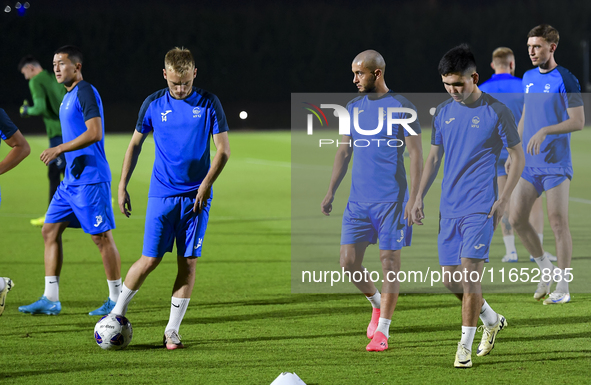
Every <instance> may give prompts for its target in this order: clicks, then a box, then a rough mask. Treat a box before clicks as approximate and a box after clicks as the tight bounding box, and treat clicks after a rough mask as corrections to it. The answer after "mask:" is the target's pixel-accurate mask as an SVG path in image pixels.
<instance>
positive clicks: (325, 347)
mask: <svg viewBox="0 0 591 385" xmlns="http://www.w3.org/2000/svg"><path fill="white" fill-rule="evenodd" d="M424 137H425V138H424V139H425V145H424V151H425V154H426V152H427V151H428V137H429V135H424ZM129 138H130V135H108V136H107V137H106V145H105V147H106V151H107V157H108V160H109V162H110V164H111V169H112V171H113V181H114V185H113V187H114V189H113V191H114V192H116V185H117V183H118V180H119V173H120V167H121V163H122V159H123V155H124V153H125V150H126V148H127V144H128V141H129ZM28 140H29V142H30V144H31V147H32V154H31V156H30V157H29V158H27V159H26V160H25V161H24V162H23V164H21V165H20V166H19V167H18V168H16V169H15V170H12V171H11V172H9V173H7V174H6V175H2V176H1V177H0V186H1V187H2V204H1V206H0V276H8V277H11V278H12V279H13V280H14V282H15V288H14V290H13V291H11V292H10V293H9V294H8V296H7V305H6V310H5V312H4V315H3V316H2V317H0V382H2V383H6V384H11V383H19V384H22V383H34V384H40V383H59V384H83V383H97V384H98V383H118V384H153V383H175V384H181V383H192V384H193V383H198V384H269V383H271V382H272V381H273V379H274V378H276V377H277V376H278V375H279V374H280V373H281V372H283V371H289V372H296V373H297V374H298V375H299V376H300V377H301V378H302V379H303V380H304V381H305V382H306V383H307V384H308V385H311V384H397V383H426V382H431V383H472V384H477V383H495V384H496V383H501V384H509V383H552V384H558V383H583V382H588V381H589V377H588V368H589V365H590V364H591V349H590V347H589V341H591V323H590V322H589V314H590V313H591V303H590V300H591V295H590V294H584V293H573V295H572V297H573V299H572V302H571V303H570V304H567V305H563V306H542V304H541V303H540V302H536V301H534V300H533V299H532V293H533V291H532V293H530V294H493V295H489V296H486V298H487V300H488V301H489V303H490V304H491V305H492V306H493V308H494V309H496V310H497V311H499V312H501V313H502V314H503V315H505V316H506V317H507V320H508V323H509V327H508V328H507V329H506V330H504V331H502V332H501V333H500V334H499V337H498V340H497V344H496V346H495V349H494V350H493V351H492V352H491V354H490V355H489V356H487V357H483V358H480V357H476V356H475V355H474V356H473V363H474V367H473V368H472V369H469V370H456V369H454V368H453V360H454V354H455V351H456V345H457V342H458V341H459V338H460V324H461V322H460V304H459V302H458V301H457V300H456V299H455V297H453V296H452V295H451V294H409V295H401V297H400V300H399V302H398V306H397V309H396V312H395V313H394V318H393V322H392V327H391V338H390V341H389V345H390V349H389V350H387V351H386V352H383V353H373V354H372V353H368V352H366V351H365V346H366V344H367V343H368V340H367V338H366V337H365V328H366V326H367V322H368V321H369V317H370V311H371V309H370V305H369V303H368V302H367V301H366V300H365V299H364V298H363V296H362V295H361V294H292V293H291V288H290V279H291V275H290V242H291V239H290V236H291V234H290V230H291V223H290V217H291V211H292V209H291V207H290V191H291V188H290V133H289V132H267V133H262V132H256V133H231V134H230V143H231V147H232V157H231V159H230V162H229V163H228V165H227V167H226V169H225V170H224V172H223V173H222V175H221V177H220V179H219V180H218V182H217V183H216V185H215V189H214V190H215V191H214V200H213V207H212V209H211V217H210V222H209V227H208V231H207V235H206V238H205V241H204V246H203V247H204V256H203V257H202V258H201V260H200V261H199V262H198V274H197V282H196V285H195V290H194V292H193V298H192V300H191V303H190V305H189V309H188V311H187V314H186V316H185V319H184V321H183V324H182V325H181V330H180V334H181V335H182V336H183V342H184V343H185V346H186V349H184V350H177V351H167V350H165V349H163V348H162V347H161V341H162V334H163V329H164V327H165V325H166V323H167V320H168V313H169V309H170V293H171V288H172V283H173V280H174V276H175V274H176V262H175V258H174V257H173V255H172V254H167V255H165V257H164V258H165V259H164V261H163V262H162V263H161V264H160V266H159V267H158V269H156V270H155V271H154V272H153V273H152V274H151V275H150V277H149V278H148V279H147V280H146V282H145V284H144V286H143V287H142V289H141V290H140V291H139V293H138V294H137V295H136V297H135V298H134V300H133V302H132V303H131V305H130V309H129V312H128V317H129V319H130V321H131V322H132V324H133V327H134V337H133V341H132V343H131V345H130V346H129V347H128V348H127V349H126V350H124V351H103V350H101V349H100V348H99V347H98V346H96V343H95V342H94V339H93V333H92V330H93V327H94V324H95V323H96V321H97V320H98V317H90V316H88V315H87V313H88V311H90V310H93V309H95V308H96V307H98V306H99V305H100V304H101V303H102V301H103V300H105V299H106V298H107V295H108V291H107V285H106V282H105V275H104V271H103V267H102V263H101V259H100V255H99V253H98V251H97V249H96V247H95V246H94V244H93V243H92V241H91V239H90V237H89V236H88V235H85V234H84V233H82V231H81V230H68V231H66V233H65V235H64V254H65V256H64V268H63V271H62V276H61V285H60V299H61V302H62V307H63V310H62V313H61V314H60V315H59V316H51V317H50V316H31V315H25V314H21V313H19V312H18V310H17V308H18V306H19V305H24V304H29V303H31V302H33V301H35V300H36V299H37V298H38V297H40V296H41V295H42V293H43V284H44V283H43V282H44V281H43V275H44V270H43V240H42V237H41V231H40V229H38V228H33V227H32V226H31V225H30V224H29V220H30V219H31V218H34V217H38V216H40V215H42V214H43V213H44V211H45V208H46V205H47V188H48V186H47V180H46V175H45V172H46V171H45V167H44V166H43V164H42V163H41V162H40V161H39V159H38V156H39V154H40V153H41V151H42V150H43V149H44V148H45V146H46V142H47V139H46V138H44V137H28ZM572 148H573V161H574V164H575V179H574V180H573V183H572V188H571V196H572V197H576V198H579V201H571V204H570V212H571V229H572V233H573V240H574V254H573V261H577V263H578V264H579V265H580V266H581V268H582V269H583V268H585V269H587V271H589V269H590V268H591V263H590V262H591V256H590V254H589V250H590V249H591V241H590V240H589V235H588V234H589V229H590V228H591V220H590V219H589V218H591V204H589V203H591V202H589V199H591V197H590V195H589V191H590V190H591V155H590V154H591V153H590V152H589V148H591V129H586V130H584V131H583V132H578V133H575V134H573V141H572ZM7 150H8V146H6V145H2V146H1V148H0V157H4V156H5V154H6V152H7ZM153 151H154V146H153V142H152V141H151V139H149V140H147V141H146V144H145V145H144V149H143V153H142V156H141V157H140V161H139V163H138V166H137V169H136V171H135V173H134V175H133V178H132V181H131V183H130V186H129V192H130V194H131V199H132V205H133V214H132V217H131V218H130V219H126V218H125V217H124V216H123V215H122V214H120V213H118V210H117V211H116V214H115V215H116V222H117V229H116V230H114V232H113V235H114V238H115V241H116V243H117V246H118V248H119V251H120V253H121V259H122V275H123V276H124V275H125V273H126V272H127V270H128V268H129V266H130V265H131V264H132V263H133V262H134V261H135V260H136V259H137V258H138V257H139V255H140V253H141V247H142V239H143V225H144V221H143V215H144V212H145V208H146V202H147V191H148V185H149V179H150V173H151V168H152V162H153V157H154V155H153ZM425 156H426V155H425ZM326 183H328V176H327V179H326ZM436 195H437V194H434V193H433V192H432V193H431V194H430V198H429V200H428V201H427V202H426V205H427V206H428V207H430V209H431V212H436V210H437V209H436V207H437V206H436V203H435V202H436V199H437V197H436ZM114 196H115V194H114ZM345 198H346V197H345ZM321 199H322V196H319V197H318V199H317V200H318V206H319V204H320V201H321ZM293 214H294V215H296V214H297V213H295V212H294V213H293ZM318 216H319V218H320V217H321V214H320V212H319V210H318ZM421 231H422V229H417V230H416V233H417V234H418V233H420V232H421ZM545 234H546V239H548V241H546V242H545V243H546V244H547V245H550V246H549V247H548V249H549V251H551V252H554V247H553V246H551V239H552V236H551V231H550V229H549V227H548V226H546V231H545ZM417 239H420V240H421V243H424V244H422V245H421V250H423V251H424V252H429V253H431V254H432V255H433V258H436V244H435V240H434V239H433V238H432V237H431V238H427V237H419V238H417ZM410 249H412V248H410ZM503 250H504V249H503V246H502V241H501V236H500V234H498V233H497V234H496V235H495V240H494V242H493V252H492V253H491V259H492V258H497V256H498V258H500V256H502V252H503ZM518 251H519V252H520V255H522V256H525V255H526V253H525V251H524V249H523V247H522V246H520V248H519V249H518ZM334 253H335V255H338V245H337V244H335V245H334ZM405 253H406V254H410V253H411V250H408V252H407V251H406V250H405ZM374 254H375V253H374V252H373V250H370V251H368V253H367V258H374V257H375V255H374ZM404 255H405V254H404V253H403V268H404ZM528 263H529V262H528ZM520 266H523V267H528V266H530V265H529V264H528V265H526V264H525V262H523V263H522V264H521V265H520ZM575 274H576V272H575ZM532 290H533V288H532ZM480 336H481V334H480V333H477V335H476V340H477V341H479V339H480Z"/></svg>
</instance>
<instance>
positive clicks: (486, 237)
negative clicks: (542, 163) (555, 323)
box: [412, 45, 524, 368]
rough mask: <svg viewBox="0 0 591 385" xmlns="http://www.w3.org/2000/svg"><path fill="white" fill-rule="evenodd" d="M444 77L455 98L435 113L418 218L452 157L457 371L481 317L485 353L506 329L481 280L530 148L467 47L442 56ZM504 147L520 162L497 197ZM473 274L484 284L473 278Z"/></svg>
mask: <svg viewBox="0 0 591 385" xmlns="http://www.w3.org/2000/svg"><path fill="white" fill-rule="evenodd" d="M439 74H440V75H441V80H442V82H443V85H444V86H445V89H446V91H447V92H448V93H449V94H450V95H451V99H449V100H447V101H446V102H443V103H442V104H440V105H439V106H438V107H437V109H436V111H435V115H434V116H433V123H432V133H431V150H430V151H429V155H428V157H427V161H426V162H425V169H424V172H423V178H422V179H421V183H420V186H419V190H418V193H417V198H416V201H415V204H414V207H413V209H412V215H413V221H414V222H416V223H417V224H419V225H421V224H422V222H421V221H422V219H423V218H424V217H425V216H424V214H423V199H424V197H425V195H426V194H427V192H428V191H429V188H430V187H431V184H432V183H433V181H434V180H435V177H436V176H437V172H438V171H439V167H440V165H441V161H442V158H443V155H444V153H445V163H444V171H443V182H442V185H441V190H442V191H441V204H440V214H439V216H440V219H439V235H438V239H437V245H438V251H439V264H440V265H441V268H442V270H443V277H444V285H445V286H446V287H447V288H448V289H449V290H450V291H451V292H452V293H454V294H455V295H456V296H457V297H458V298H459V299H460V300H461V301H462V337H461V340H460V342H459V343H458V349H457V351H456V359H455V362H454V366H455V367H456V368H469V367H471V366H472V356H471V354H472V343H473V340H474V335H475V333H476V325H477V323H478V317H479V315H480V318H481V319H482V321H483V323H484V325H483V328H482V330H483V334H482V340H481V342H480V344H479V345H478V349H477V355H478V356H485V355H487V354H488V353H490V351H491V350H492V349H493V347H494V343H495V339H496V336H497V333H498V332H499V331H500V330H502V329H503V328H505V327H506V326H507V321H506V319H505V317H503V316H502V315H500V314H497V313H496V312H495V311H494V310H493V309H492V308H491V307H490V306H489V305H488V303H487V302H486V301H485V300H484V299H483V298H482V288H481V284H480V279H479V277H480V276H481V275H482V271H483V267H484V262H488V254H489V249H490V243H491V240H492V236H493V232H494V229H495V227H496V225H497V223H498V222H499V220H500V218H501V216H502V215H503V212H504V210H505V206H506V204H507V202H508V201H509V198H510V196H511V192H512V191H513V188H514V187H515V185H516V184H517V180H518V179H519V174H520V173H521V168H523V163H524V161H523V150H522V148H521V146H520V145H519V142H520V141H519V135H518V133H517V128H516V126H515V118H514V117H513V114H512V113H511V111H510V110H509V109H508V108H507V107H506V106H505V105H504V104H502V103H500V102H499V101H498V100H496V99H494V98H493V97H491V96H490V95H488V94H486V93H483V92H482V91H480V90H479V89H478V86H477V84H478V78H479V76H478V73H477V72H476V60H475V59H474V55H473V54H472V52H471V51H470V49H469V48H468V46H467V45H460V46H457V47H455V48H452V49H451V50H449V51H448V52H447V53H446V54H445V55H444V56H443V58H442V59H441V61H440V62H439ZM502 147H506V148H507V149H508V151H509V155H510V156H511V157H513V158H514V164H513V168H512V169H511V170H510V171H509V174H508V176H507V182H506V183H505V188H504V189H503V191H501V193H500V195H498V196H497V178H496V163H497V161H498V158H499V156H500V153H501V148H502ZM464 270H466V271H467V274H465V275H463V277H464V278H463V279H462V281H461V282H455V281H454V280H453V279H451V277H452V276H453V273H454V272H456V271H460V272H463V271H464ZM474 272H476V273H477V274H476V275H477V276H478V279H475V278H474V277H473V276H474V274H473V273H474ZM446 273H447V274H446Z"/></svg>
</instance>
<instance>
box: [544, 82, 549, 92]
mask: <svg viewBox="0 0 591 385" xmlns="http://www.w3.org/2000/svg"><path fill="white" fill-rule="evenodd" d="M544 92H545V93H547V94H548V93H550V84H549V83H548V84H546V85H545V86H544Z"/></svg>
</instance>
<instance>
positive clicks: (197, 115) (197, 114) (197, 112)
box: [193, 107, 202, 118]
mask: <svg viewBox="0 0 591 385" xmlns="http://www.w3.org/2000/svg"><path fill="white" fill-rule="evenodd" d="M201 112H202V110H201V108H200V107H195V108H193V117H194V118H200V117H201Z"/></svg>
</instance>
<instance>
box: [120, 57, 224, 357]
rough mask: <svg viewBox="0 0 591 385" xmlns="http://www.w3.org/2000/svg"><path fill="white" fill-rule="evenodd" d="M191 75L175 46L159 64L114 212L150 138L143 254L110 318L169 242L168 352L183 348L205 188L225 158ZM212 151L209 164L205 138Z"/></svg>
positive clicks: (217, 108) (125, 203)
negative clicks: (158, 79) (159, 82)
mask: <svg viewBox="0 0 591 385" xmlns="http://www.w3.org/2000/svg"><path fill="white" fill-rule="evenodd" d="M196 75H197V69H196V68H195V62H194V60H193V56H192V55H191V52H190V51H189V50H188V49H185V48H174V49H172V50H170V51H169V52H168V53H167V54H166V56H165V59H164V70H163V76H164V79H166V82H167V84H168V87H167V88H164V89H162V90H160V91H157V92H155V93H153V94H152V95H150V96H149V97H148V98H147V99H146V100H145V101H144V103H143V105H142V107H141V108H140V113H139V118H138V121H137V125H136V127H135V132H134V133H133V137H132V138H131V142H130V143H129V147H128V149H127V152H126V153H125V159H124V161H123V169H122V170H121V181H120V182H119V209H120V210H121V212H122V213H123V214H125V216H127V217H129V216H130V215H131V199H130V196H129V194H128V192H127V184H128V183H129V180H130V179H131V175H132V173H133V170H134V168H135V165H136V164H137V161H138V157H139V155H140V152H141V150H142V144H143V142H144V140H145V139H146V137H147V136H148V134H149V133H150V132H153V134H154V142H155V144H156V158H155V161H154V169H153V172H152V179H151V181H150V190H149V193H148V208H147V210H146V227H145V232H144V247H143V251H142V256H141V257H140V259H138V260H137V261H136V262H135V263H134V264H133V266H131V268H130V269H129V271H128V272H127V276H126V277H125V282H124V284H123V291H122V292H121V295H120V296H119V300H118V301H117V304H116V305H115V307H114V309H113V311H112V313H113V314H118V315H125V314H126V312H127V306H128V305H129V302H130V301H131V299H132V298H133V296H134V295H135V293H137V291H138V290H139V288H140V287H141V285H142V283H143V282H144V280H145V279H146V277H147V276H148V275H149V274H150V273H151V272H152V271H153V270H154V269H155V268H156V267H157V266H158V264H159V263H160V262H161V261H162V257H163V256H164V254H165V253H166V252H171V251H172V246H173V243H174V242H175V241H176V248H177V264H178V274H177V277H176V280H175V282H174V286H173V289H172V299H171V304H170V318H169V321H168V324H167V325H166V327H165V329H164V339H163V344H164V346H166V348H167V349H169V350H173V349H177V348H183V347H184V345H183V343H182V342H181V337H180V336H179V327H180V324H181V321H182V319H183V317H184V316H185V312H186V310H187V307H188V306H189V300H190V298H191V293H192V292H193V286H194V284H195V270H196V264H197V258H198V257H200V256H201V250H202V247H203V242H204V236H205V229H206V228H207V222H208V219H209V208H210V206H211V199H212V185H213V183H214V182H215V180H216V179H217V177H218V176H219V175H220V173H221V172H222V170H223V168H224V166H225V164H226V162H227V161H228V159H229V157H230V143H229V141H228V133H227V131H228V125H227V123H226V116H225V115H224V110H223V109H222V105H221V104H220V101H219V100H218V98H217V97H216V96H215V95H214V94H211V93H209V92H207V91H205V90H202V89H200V88H196V87H193V80H194V79H195V76H196ZM211 137H213V142H214V144H215V146H216V149H217V152H216V154H215V156H214V158H213V161H211V160H210V148H209V143H210V138H211Z"/></svg>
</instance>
